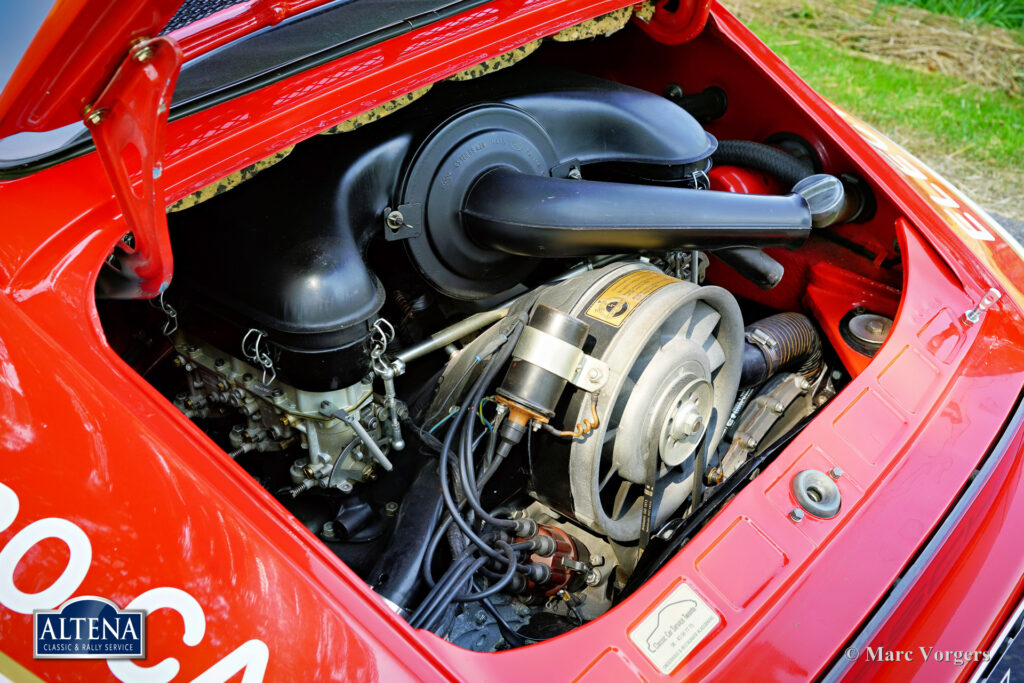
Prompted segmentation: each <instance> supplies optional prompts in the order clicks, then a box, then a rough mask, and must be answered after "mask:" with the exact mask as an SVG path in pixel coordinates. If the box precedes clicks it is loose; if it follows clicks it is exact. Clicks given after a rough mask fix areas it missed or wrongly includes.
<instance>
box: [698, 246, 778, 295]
mask: <svg viewBox="0 0 1024 683" xmlns="http://www.w3.org/2000/svg"><path fill="white" fill-rule="evenodd" d="M715 256H717V257H718V258H720V259H722V261H723V262H725V264H726V265H728V266H729V267H731V268H732V269H733V270H735V271H736V272H737V273H739V274H740V275H742V276H743V277H745V278H747V279H748V280H750V281H751V282H753V283H754V284H755V285H757V286H758V287H760V288H761V289H765V290H767V289H772V288H773V287H775V285H777V284H779V283H780V282H782V277H783V276H784V275H785V274H786V269H785V268H783V267H782V264H781V263H779V262H778V261H776V260H775V259H773V258H772V257H771V256H769V255H768V254H766V253H764V252H763V251H761V250H760V249H752V248H750V247H740V248H739V249H722V250H720V251H716V252H715Z"/></svg>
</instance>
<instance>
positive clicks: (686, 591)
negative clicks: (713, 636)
mask: <svg viewBox="0 0 1024 683" xmlns="http://www.w3.org/2000/svg"><path fill="white" fill-rule="evenodd" d="M720 621H721V617H719V616H718V613H717V612H715V610H713V609H711V607H710V606H708V604H707V603H706V602H704V600H702V599H701V597H700V596H699V595H697V593H696V592H695V591H694V590H693V589H692V588H690V587H689V586H688V585H687V584H685V583H684V584H681V585H680V586H679V587H678V588H676V589H675V590H674V591H672V593H670V594H669V596H668V597H667V598H665V599H664V600H662V602H661V604H660V605H658V606H657V607H656V608H655V609H654V611H652V612H651V613H650V614H648V615H647V617H646V618H644V620H643V621H641V622H640V623H639V624H637V625H636V628H634V629H633V630H632V631H630V632H629V639H630V640H632V641H633V644H634V645H636V646H637V647H638V648H640V651H641V652H643V653H644V654H645V655H646V656H647V658H648V659H649V660H651V663H652V664H654V666H656V667H658V670H659V671H661V673H663V674H669V673H672V670H673V669H675V668H676V667H677V666H679V663H680V662H682V661H683V658H684V657H686V655H688V654H690V653H691V652H692V651H693V649H694V648H695V647H697V645H699V644H700V642H701V641H702V640H704V638H705V637H706V636H707V635H708V634H709V633H711V632H712V631H713V630H715V627H716V626H718V624H719V622H720Z"/></svg>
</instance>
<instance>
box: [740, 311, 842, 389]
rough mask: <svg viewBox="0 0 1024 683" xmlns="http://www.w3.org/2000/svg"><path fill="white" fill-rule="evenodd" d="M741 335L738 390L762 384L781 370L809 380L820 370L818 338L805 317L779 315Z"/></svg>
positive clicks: (820, 360)
mask: <svg viewBox="0 0 1024 683" xmlns="http://www.w3.org/2000/svg"><path fill="white" fill-rule="evenodd" d="M744 335H745V337H746V340H747V343H746V345H745V347H744V349H743V371H742V373H741V375H740V387H750V386H755V385H758V384H761V383H763V382H765V381H766V380H767V379H768V378H770V377H771V376H772V375H774V374H775V373H776V372H778V371H779V370H781V369H783V368H794V367H795V368H797V370H796V372H798V373H799V374H801V375H803V376H804V377H808V378H811V377H814V376H815V375H817V374H818V372H819V371H820V370H821V365H822V358H821V338H820V337H819V336H818V330H817V328H815V326H814V323H812V322H811V319H810V318H808V317H807V316H806V315H803V314H801V313H779V314H777V315H773V316H771V317H768V318H765V319H764V320H759V321H757V322H756V323H752V324H750V325H747V327H746V328H745V330H744Z"/></svg>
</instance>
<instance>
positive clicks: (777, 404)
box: [772, 401, 786, 413]
mask: <svg viewBox="0 0 1024 683" xmlns="http://www.w3.org/2000/svg"><path fill="white" fill-rule="evenodd" d="M785 409H786V406H784V405H783V404H782V401H776V402H775V403H773V404H772V412H773V413H781V412H782V411H783V410H785Z"/></svg>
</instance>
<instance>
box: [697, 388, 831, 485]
mask: <svg viewBox="0 0 1024 683" xmlns="http://www.w3.org/2000/svg"><path fill="white" fill-rule="evenodd" d="M810 389H811V383H810V382H808V381H807V379H806V378H805V377H803V376H801V375H798V374H797V373H790V374H789V375H787V376H786V377H785V379H783V380H782V381H781V382H779V384H778V385H777V386H776V387H775V388H774V389H772V390H771V391H770V392H768V393H765V394H762V395H761V396H758V397H757V398H756V399H754V401H753V402H752V403H751V404H750V405H748V406H747V408H746V410H744V411H743V415H742V416H741V417H740V421H739V423H738V424H737V425H736V433H735V434H734V435H733V439H732V445H731V446H729V450H728V451H726V453H725V455H724V456H722V465H721V469H720V473H721V475H722V476H723V477H728V476H729V475H731V474H732V473H733V472H735V471H736V470H737V469H739V467H740V465H742V464H743V461H744V460H746V459H747V456H748V455H750V453H753V452H754V451H756V450H757V449H758V447H760V446H761V439H763V438H764V436H765V435H766V434H767V433H768V432H769V431H770V430H771V428H772V426H773V425H774V424H775V423H776V422H777V421H778V420H779V418H780V417H782V415H783V413H785V412H786V410H787V409H788V408H789V406H790V405H792V403H793V401H795V400H796V399H797V397H799V396H801V395H803V394H805V393H807V391H809V390H810ZM715 478H716V479H717V478H718V477H715Z"/></svg>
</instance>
